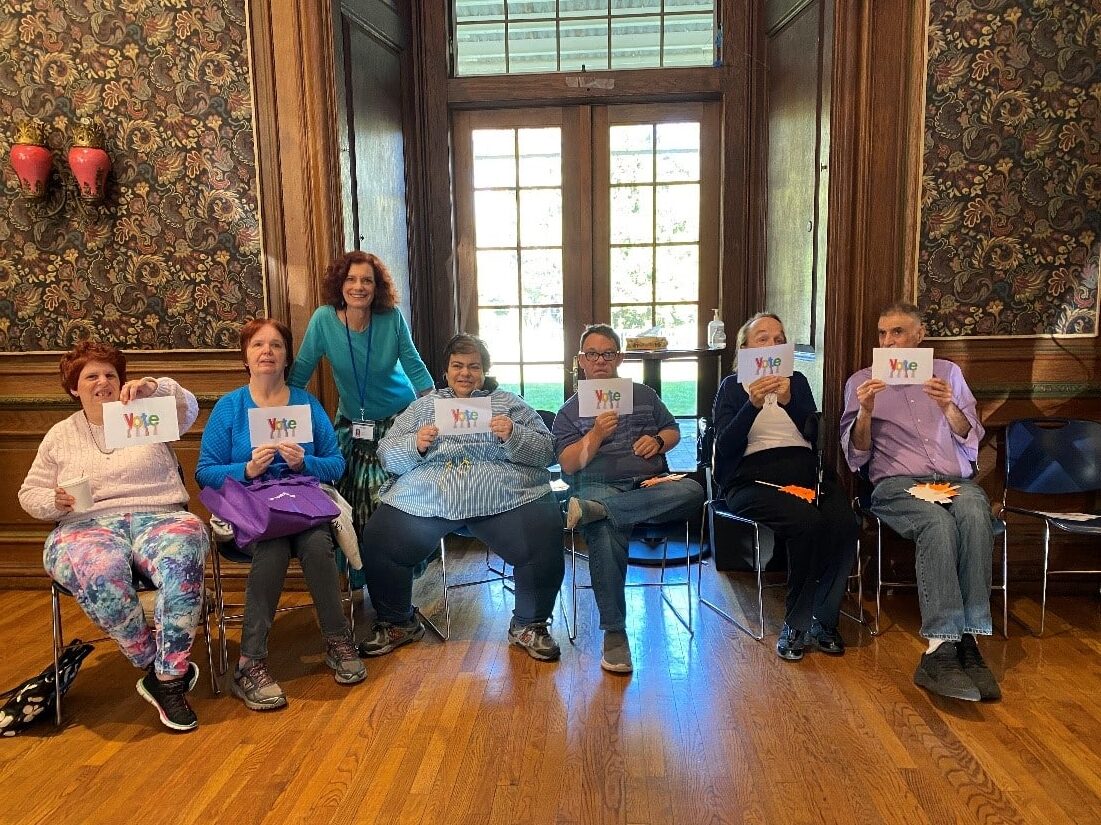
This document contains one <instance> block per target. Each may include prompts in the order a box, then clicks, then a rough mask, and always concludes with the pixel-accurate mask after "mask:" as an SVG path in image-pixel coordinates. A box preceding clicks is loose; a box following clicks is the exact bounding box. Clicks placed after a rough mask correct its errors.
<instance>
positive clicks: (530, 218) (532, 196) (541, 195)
mask: <svg viewBox="0 0 1101 825" xmlns="http://www.w3.org/2000/svg"><path fill="white" fill-rule="evenodd" d="M520 243H521V245H522V246H561V245H562V190H560V189H521V190H520ZM479 245H480V244H479Z"/></svg>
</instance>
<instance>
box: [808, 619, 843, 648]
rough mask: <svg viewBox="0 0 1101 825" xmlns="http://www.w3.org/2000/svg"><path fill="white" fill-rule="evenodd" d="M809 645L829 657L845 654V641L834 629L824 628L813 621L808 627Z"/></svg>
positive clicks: (816, 621)
mask: <svg viewBox="0 0 1101 825" xmlns="http://www.w3.org/2000/svg"><path fill="white" fill-rule="evenodd" d="M808 635H809V636H810V641H811V643H812V644H813V645H814V646H815V647H817V648H818V649H819V650H821V651H822V652H823V653H825V654H827V655H829V656H841V655H842V654H844V652H845V640H844V639H842V638H841V634H840V633H838V632H837V628H836V627H826V626H825V625H824V624H822V623H821V622H819V621H818V620H817V619H815V620H814V621H813V622H811V626H810V633H809V634H808Z"/></svg>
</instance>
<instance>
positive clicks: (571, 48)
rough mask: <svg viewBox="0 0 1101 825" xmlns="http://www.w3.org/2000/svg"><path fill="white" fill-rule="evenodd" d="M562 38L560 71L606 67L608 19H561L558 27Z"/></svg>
mask: <svg viewBox="0 0 1101 825" xmlns="http://www.w3.org/2000/svg"><path fill="white" fill-rule="evenodd" d="M558 31H559V36H560V37H561V38H562V45H561V51H562V71H564V72H571V71H578V70H579V69H581V67H582V66H584V67H585V69H586V70H588V71H596V70H600V69H607V68H608V21H607V20H606V19H600V20H574V21H568V20H563V21H562V23H561V24H560V25H559V27H558Z"/></svg>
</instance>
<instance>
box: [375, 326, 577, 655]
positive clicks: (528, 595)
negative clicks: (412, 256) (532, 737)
mask: <svg viewBox="0 0 1101 825" xmlns="http://www.w3.org/2000/svg"><path fill="white" fill-rule="evenodd" d="M444 357H445V360H446V363H447V373H446V376H445V380H446V384H445V385H443V386H439V387H438V388H437V389H436V390H435V391H433V392H431V393H429V394H428V395H426V396H424V397H423V398H420V399H418V400H416V401H414V402H413V403H412V404H411V405H410V406H409V407H408V408H407V409H406V410H405V412H403V413H402V414H401V415H400V416H398V418H397V420H396V421H395V422H394V425H393V427H392V428H391V429H390V431H389V432H388V433H387V434H386V437H385V438H383V439H382V441H381V442H380V443H379V447H378V454H379V458H380V459H381V461H382V466H383V467H384V468H385V469H386V471H387V472H388V473H390V474H391V475H392V476H393V477H392V478H391V479H390V480H389V481H387V483H386V484H385V485H384V486H383V487H382V489H381V490H380V491H379V507H378V509H376V510H375V512H374V515H372V516H371V520H370V521H369V522H368V523H367V527H366V528H365V529H364V531H363V535H362V536H360V541H361V544H362V546H363V548H364V552H363V565H364V574H365V575H366V578H367V590H368V592H369V593H370V595H371V601H372V603H373V604H374V606H375V611H376V613H377V622H376V624H375V626H374V630H373V632H372V633H371V634H370V635H369V636H368V637H367V638H366V639H365V640H364V641H363V642H361V643H360V645H359V653H360V655H361V656H381V655H383V654H385V653H389V652H390V651H392V650H393V649H394V648H396V647H399V646H401V645H403V644H405V643H407V642H412V641H416V640H417V639H419V638H420V637H421V636H423V635H424V626H423V625H422V624H421V622H420V621H419V620H418V619H417V618H416V616H415V615H414V609H413V604H412V594H413V570H414V568H415V567H416V566H417V565H419V564H421V563H422V562H423V561H424V560H425V559H427V558H428V557H429V555H431V553H432V551H433V550H434V549H435V547H436V546H437V544H439V541H440V538H441V537H443V536H446V535H447V534H448V533H451V532H453V531H455V530H458V529H459V528H461V527H466V528H467V530H469V531H470V533H471V534H473V535H474V536H475V537H477V538H478V539H480V540H481V541H483V542H485V543H486V544H487V545H489V546H490V547H492V548H493V551H494V552H495V553H497V554H498V555H500V556H501V558H502V559H504V560H505V561H506V562H508V563H509V564H511V565H513V566H514V567H515V584H516V607H515V609H514V610H513V614H512V621H511V623H510V625H509V629H508V640H509V643H510V644H514V645H518V646H519V647H522V648H523V649H524V650H525V651H527V653H528V655H530V656H531V657H533V658H535V659H539V660H542V661H552V660H554V659H557V658H558V656H559V653H560V650H559V647H558V643H557V642H555V640H554V638H553V637H552V636H551V635H550V632H549V631H548V630H547V625H548V623H549V620H550V615H551V611H552V610H553V609H554V600H555V598H556V596H557V595H558V588H559V586H560V585H561V584H562V576H563V574H564V563H563V555H562V515H561V510H560V509H559V506H558V502H557V500H556V499H555V497H554V493H552V492H551V489H550V474H549V473H548V472H547V465H548V464H551V463H553V461H554V439H553V438H552V437H551V434H550V432H549V431H548V430H547V427H546V425H545V424H544V423H543V420H542V418H540V417H539V414H538V413H537V412H536V411H535V410H533V409H532V408H531V407H530V406H528V405H527V404H526V403H525V402H524V400H523V399H522V398H520V397H519V396H517V395H514V394H513V393H511V392H506V391H504V390H499V389H497V382H496V381H494V380H493V379H492V378H487V377H486V371H487V370H488V369H489V367H490V358H489V351H488V350H487V349H486V346H485V344H484V343H483V342H482V341H481V340H480V339H478V338H475V337H474V336H472V335H466V334H459V335H456V336H455V337H454V338H452V339H451V340H450V341H449V342H448V344H447V349H446V351H445V353H444ZM453 398H488V399H489V401H490V404H491V407H492V411H493V417H492V418H491V419H490V422H489V429H490V431H489V432H474V433H470V434H452V433H448V434H441V432H440V428H438V427H437V426H436V413H435V402H436V401H437V400H438V399H453Z"/></svg>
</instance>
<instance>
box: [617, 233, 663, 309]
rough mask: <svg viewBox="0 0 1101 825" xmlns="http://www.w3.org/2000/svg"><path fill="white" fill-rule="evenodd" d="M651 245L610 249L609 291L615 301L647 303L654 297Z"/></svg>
mask: <svg viewBox="0 0 1101 825" xmlns="http://www.w3.org/2000/svg"><path fill="white" fill-rule="evenodd" d="M652 256H653V247H650V246H626V247H623V246H620V247H615V248H613V249H612V266H611V282H612V283H611V292H612V295H613V296H614V297H615V299H616V300H617V301H632V302H637V303H643V302H646V303H649V302H650V301H652V300H653V299H654V261H653V257H652Z"/></svg>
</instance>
